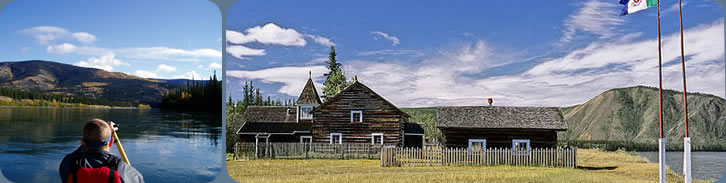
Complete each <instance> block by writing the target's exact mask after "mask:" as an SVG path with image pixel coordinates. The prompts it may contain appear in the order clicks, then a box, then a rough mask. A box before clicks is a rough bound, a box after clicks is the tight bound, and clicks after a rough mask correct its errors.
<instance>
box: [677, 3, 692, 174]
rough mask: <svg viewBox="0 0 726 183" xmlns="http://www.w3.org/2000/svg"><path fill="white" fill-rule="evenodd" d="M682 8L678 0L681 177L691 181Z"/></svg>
mask: <svg viewBox="0 0 726 183" xmlns="http://www.w3.org/2000/svg"><path fill="white" fill-rule="evenodd" d="M682 9H683V8H682V7H681V0H678V16H679V17H680V21H681V22H680V23H681V70H682V73H683V121H684V124H683V125H684V131H685V136H684V137H683V178H684V182H685V183H691V138H690V137H688V102H687V99H688V97H687V96H686V58H685V54H684V51H683V50H684V49H683V10H682Z"/></svg>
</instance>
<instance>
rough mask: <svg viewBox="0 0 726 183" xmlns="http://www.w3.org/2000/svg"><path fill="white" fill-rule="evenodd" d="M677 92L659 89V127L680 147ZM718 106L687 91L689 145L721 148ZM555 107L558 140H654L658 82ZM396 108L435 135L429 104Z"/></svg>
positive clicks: (724, 140) (725, 137)
mask: <svg viewBox="0 0 726 183" xmlns="http://www.w3.org/2000/svg"><path fill="white" fill-rule="evenodd" d="M682 98H683V95H682V93H681V92H680V91H674V90H663V114H664V122H665V124H664V128H665V129H664V133H665V135H666V138H667V140H668V142H669V144H674V145H675V146H681V147H682V145H683V140H682V139H683V136H684V127H683V106H682V105H683V104H682V102H681V101H682ZM723 107H724V99H723V98H720V97H718V96H714V95H710V94H701V93H689V94H688V115H689V118H688V119H689V120H688V124H689V135H690V136H691V141H692V144H693V147H694V148H695V149H721V150H724V149H723V147H724V145H726V116H724V112H725V111H724V110H723ZM561 109H562V113H563V115H564V118H565V121H566V122H567V126H568V130H567V131H566V132H564V133H561V134H560V135H559V139H560V140H592V141H618V142H632V143H640V144H656V143H657V139H658V124H659V120H658V88H653V87H646V86H633V87H627V88H616V89H611V90H608V91H605V92H603V93H601V94H600V95H598V96H596V97H594V98H592V99H590V100H589V101H587V102H585V103H583V104H580V105H575V106H571V107H563V108H561ZM402 110H403V111H404V112H406V113H408V114H409V115H411V118H410V119H409V121H410V122H419V123H424V124H425V129H426V137H427V138H430V139H436V138H439V137H440V136H441V134H440V132H439V131H438V129H436V128H435V126H436V125H435V123H436V108H435V107H426V108H402ZM669 146H670V147H673V146H672V145H669ZM653 147H657V146H653Z"/></svg>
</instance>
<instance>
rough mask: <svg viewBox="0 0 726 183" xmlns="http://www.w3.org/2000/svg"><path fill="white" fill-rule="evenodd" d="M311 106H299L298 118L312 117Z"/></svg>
mask: <svg viewBox="0 0 726 183" xmlns="http://www.w3.org/2000/svg"><path fill="white" fill-rule="evenodd" d="M311 111H313V106H300V112H299V114H300V119H313V114H312V113H311Z"/></svg>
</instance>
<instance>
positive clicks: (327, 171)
mask: <svg viewBox="0 0 726 183" xmlns="http://www.w3.org/2000/svg"><path fill="white" fill-rule="evenodd" d="M577 161H578V168H576V169H573V168H548V167H524V166H438V167H380V162H379V161H378V160H247V161H227V171H228V172H229V175H230V176H231V177H232V178H234V179H236V180H238V181H244V182H350V181H355V182H452V181H453V182H629V183H636V182H657V181H658V164H654V163H648V162H647V161H646V160H645V159H644V158H642V157H639V156H637V155H636V154H635V153H630V152H624V151H618V152H604V151H600V150H595V149H578V152H577ZM667 176H668V177H667V179H668V181H669V182H671V181H672V182H683V177H681V176H679V175H677V174H675V173H674V172H673V171H670V170H668V174H667ZM694 182H711V181H705V180H696V181H694Z"/></svg>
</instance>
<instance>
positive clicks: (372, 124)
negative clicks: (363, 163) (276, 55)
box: [237, 77, 424, 147]
mask: <svg viewBox="0 0 726 183" xmlns="http://www.w3.org/2000/svg"><path fill="white" fill-rule="evenodd" d="M408 117H409V115H408V114H406V113H405V112H403V111H401V110H400V109H399V108H398V107H396V106H395V105H394V104H393V103H391V102H389V101H388V100H386V99H385V98H383V97H382V96H381V95H379V94H377V93H376V92H374V91H373V90H371V89H370V88H368V87H367V86H365V85H363V84H362V83H360V82H358V80H357V77H354V80H353V82H352V84H351V85H349V86H348V87H346V88H344V89H341V91H340V92H339V93H338V94H337V95H335V96H332V97H329V98H327V100H326V101H325V103H323V102H321V100H320V97H319V95H318V93H317V90H316V89H315V85H314V83H313V80H312V77H310V78H308V81H307V83H306V84H305V86H304V87H303V90H302V92H301V93H300V97H298V100H297V101H296V106H295V107H285V106H264V107H263V106H249V107H247V109H246V110H245V113H244V115H243V122H244V124H243V125H242V126H241V127H240V129H239V130H237V135H239V136H240V139H241V141H242V142H255V143H268V142H300V143H312V142H315V143H330V144H342V143H368V144H386V145H395V146H405V147H422V146H423V141H424V129H423V128H422V127H421V125H420V124H418V123H408Z"/></svg>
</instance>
